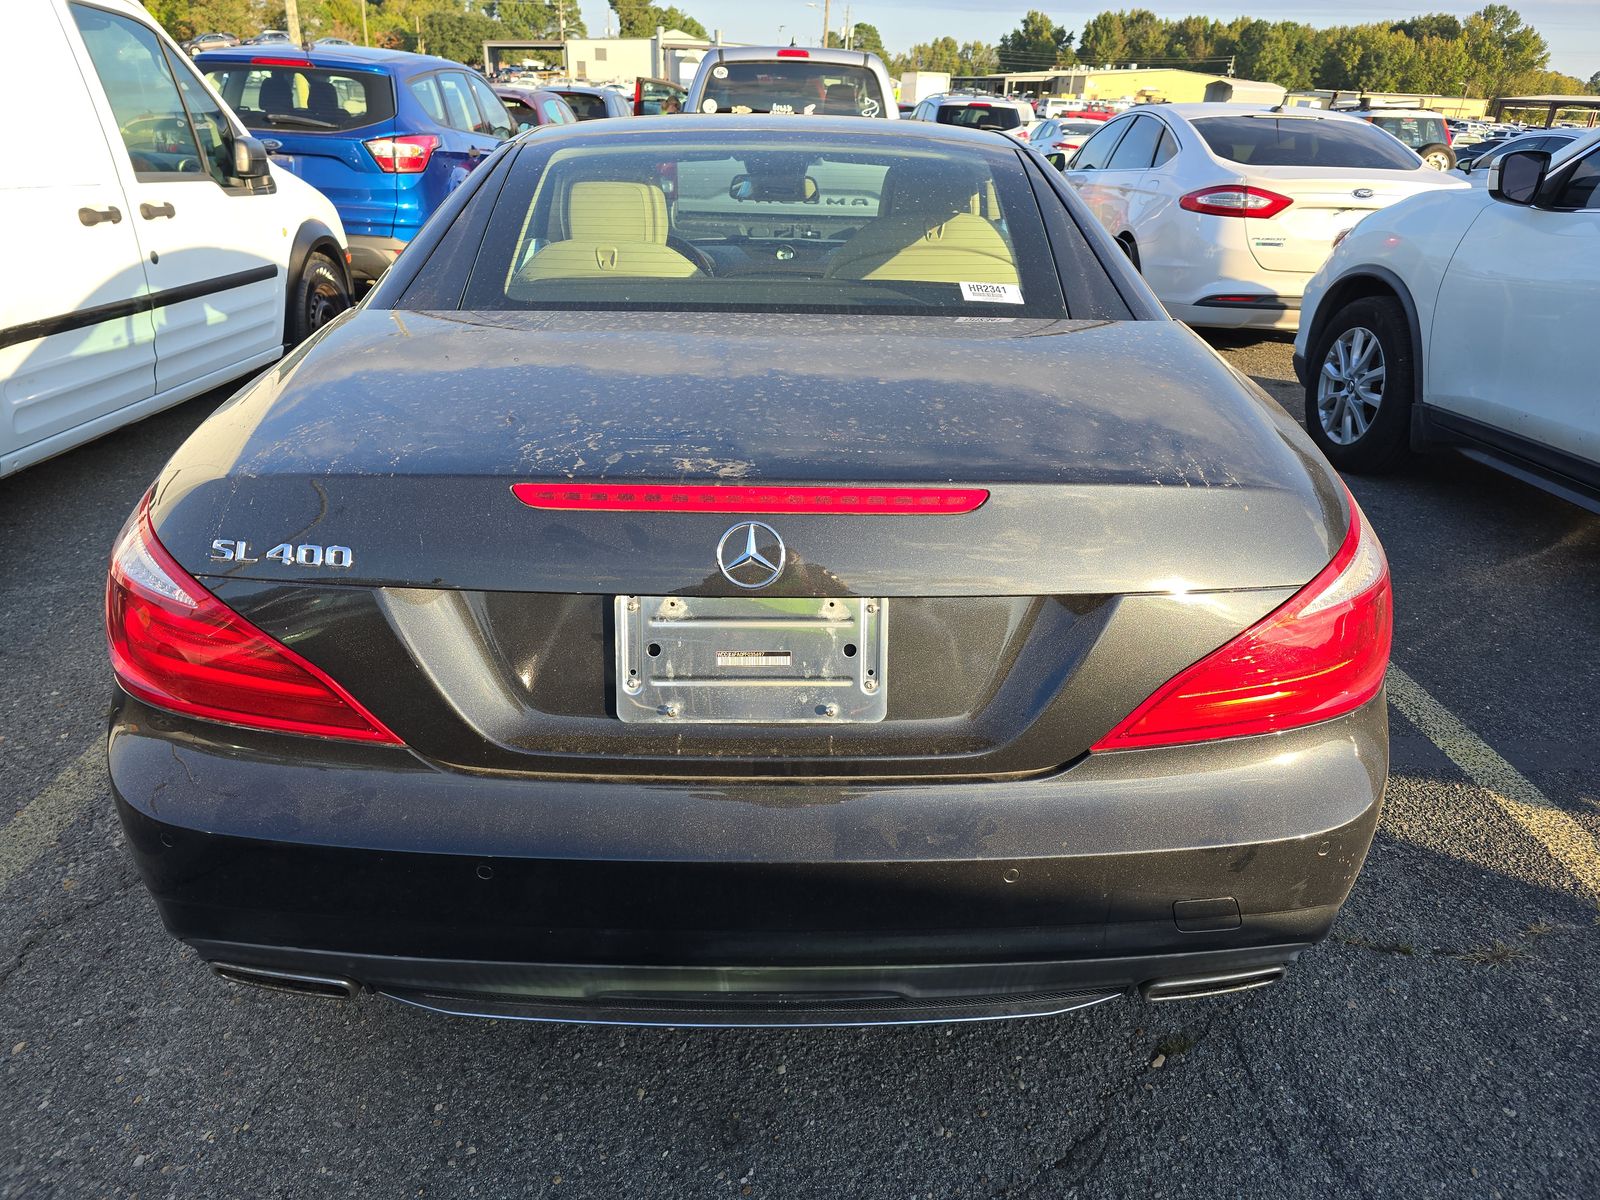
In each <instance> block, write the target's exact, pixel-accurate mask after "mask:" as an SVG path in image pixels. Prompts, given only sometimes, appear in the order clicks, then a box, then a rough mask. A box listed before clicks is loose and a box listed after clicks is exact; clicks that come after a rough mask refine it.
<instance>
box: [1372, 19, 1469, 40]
mask: <svg viewBox="0 0 1600 1200" xmlns="http://www.w3.org/2000/svg"><path fill="white" fill-rule="evenodd" d="M1389 28H1390V29H1392V30H1394V32H1396V33H1403V34H1405V35H1406V36H1407V37H1408V38H1410V39H1411V40H1412V41H1414V42H1421V41H1422V40H1423V39H1424V38H1430V37H1431V38H1443V39H1445V40H1446V41H1449V40H1451V39H1454V38H1458V37H1460V36H1461V20H1460V18H1459V17H1453V16H1451V15H1450V14H1449V13H1429V14H1428V15H1427V16H1425V17H1411V18H1410V19H1408V20H1405V21H1396V22H1395V23H1394V24H1393V25H1390V26H1389Z"/></svg>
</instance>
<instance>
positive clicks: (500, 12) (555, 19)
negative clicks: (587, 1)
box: [490, 0, 587, 39]
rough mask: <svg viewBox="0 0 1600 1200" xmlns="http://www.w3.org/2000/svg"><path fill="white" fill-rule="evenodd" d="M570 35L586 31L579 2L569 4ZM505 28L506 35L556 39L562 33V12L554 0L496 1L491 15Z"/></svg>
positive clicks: (510, 36)
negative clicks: (577, 3)
mask: <svg viewBox="0 0 1600 1200" xmlns="http://www.w3.org/2000/svg"><path fill="white" fill-rule="evenodd" d="M566 8H567V12H566V16H567V22H566V30H567V36H568V37H583V36H584V35H585V33H586V32H587V31H586V30H585V29H584V25H583V16H582V15H581V14H580V13H579V12H578V6H577V5H576V4H569V5H567V6H566ZM490 15H492V16H493V17H494V18H495V19H496V20H498V21H499V22H500V24H501V25H502V26H503V27H504V29H505V33H504V34H503V35H502V36H504V37H506V38H510V39H515V38H553V37H556V36H557V35H558V34H559V33H560V32H561V13H560V10H559V8H558V7H557V5H556V3H555V0H495V4H494V8H493V10H492V12H491V14H490Z"/></svg>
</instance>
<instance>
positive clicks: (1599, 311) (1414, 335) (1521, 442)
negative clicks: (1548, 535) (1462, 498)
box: [1295, 132, 1600, 511]
mask: <svg viewBox="0 0 1600 1200" xmlns="http://www.w3.org/2000/svg"><path fill="white" fill-rule="evenodd" d="M1303 316H1304V320H1303V321H1302V322H1301V325H1300V332H1299V334H1298V336H1297V337H1296V338H1295V371H1296V373H1297V374H1298V375H1299V376H1300V378H1301V380H1302V382H1304V384H1305V387H1306V427H1307V429H1309V430H1310V433H1311V437H1312V439H1313V440H1314V441H1315V442H1316V443H1317V445H1318V446H1319V447H1321V449H1322V451H1323V453H1324V454H1326V455H1327V456H1328V459H1329V461H1331V462H1332V463H1333V465H1334V466H1336V467H1339V468H1340V469H1342V470H1349V471H1370V472H1378V471H1385V470H1391V469H1393V468H1395V467H1396V466H1398V465H1400V463H1401V462H1402V461H1403V460H1404V459H1405V458H1406V456H1407V455H1408V454H1409V453H1410V452H1411V451H1412V450H1413V449H1419V448H1426V447H1429V446H1436V445H1450V446H1457V447H1460V448H1461V449H1462V450H1463V451H1464V452H1465V453H1467V454H1469V455H1470V456H1472V457H1474V458H1477V459H1480V460H1482V461H1485V462H1488V463H1490V464H1492V465H1494V466H1497V467H1500V468H1501V469H1503V470H1505V471H1508V472H1510V473H1511V474H1513V475H1516V476H1518V477H1519V478H1522V479H1526V480H1528V481H1530V482H1533V483H1537V484H1539V485H1541V486H1544V487H1546V488H1548V489H1549V490H1551V491H1554V492H1556V493H1558V494H1560V495H1563V496H1566V497H1568V498H1569V499H1572V500H1575V501H1577V502H1578V503H1581V504H1584V505H1585V506H1586V507H1590V508H1594V509H1596V510H1597V511H1600V399H1597V396H1600V389H1597V388H1596V385H1595V369H1594V362H1595V360H1594V353H1593V349H1592V348H1591V347H1590V345H1589V339H1590V338H1591V337H1593V336H1594V332H1595V330H1597V329H1600V132H1592V133H1589V134H1587V135H1586V136H1584V137H1583V138H1581V139H1580V140H1578V141H1576V142H1573V143H1570V144H1568V145H1567V146H1566V147H1565V148H1564V149H1561V150H1559V151H1557V152H1556V153H1555V155H1554V156H1552V155H1551V154H1549V153H1548V152H1547V151H1538V150H1533V151H1521V152H1515V153H1511V154H1507V155H1506V156H1505V157H1503V158H1501V159H1500V161H1499V162H1498V163H1497V164H1496V165H1495V166H1494V167H1492V168H1491V169H1490V180H1489V186H1488V188H1486V189H1478V188H1472V189H1463V190H1460V191H1452V192H1448V193H1445V194H1433V195H1424V196H1415V197H1413V198H1412V199H1410V200H1407V201H1406V202H1404V203H1403V204H1397V205H1395V206H1394V207H1393V208H1391V209H1389V210H1388V211H1387V212H1384V213H1380V214H1378V215H1377V216H1374V217H1369V218H1368V219H1367V220H1365V221H1363V222H1362V223H1361V224H1360V225H1359V226H1357V227H1356V230H1355V232H1354V233H1352V234H1351V235H1350V236H1349V237H1347V238H1346V239H1345V240H1344V241H1343V242H1342V243H1340V245H1339V248H1338V249H1337V250H1335V251H1334V252H1333V256H1332V257H1331V258H1329V259H1328V262H1327V265H1326V266H1324V267H1323V269H1322V270H1321V271H1319V272H1318V273H1317V276H1316V278H1315V279H1313V280H1312V281H1311V283H1310V284H1309V285H1308V286H1307V288H1306V292H1305V308H1304V310H1303Z"/></svg>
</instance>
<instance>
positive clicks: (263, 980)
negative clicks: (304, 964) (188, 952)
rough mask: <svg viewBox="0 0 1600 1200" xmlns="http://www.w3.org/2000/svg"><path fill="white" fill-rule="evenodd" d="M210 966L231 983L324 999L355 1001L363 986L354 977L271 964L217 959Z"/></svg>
mask: <svg viewBox="0 0 1600 1200" xmlns="http://www.w3.org/2000/svg"><path fill="white" fill-rule="evenodd" d="M211 969H212V970H213V971H214V972H216V974H217V975H218V976H220V977H221V978H223V979H226V980H227V981H228V982H229V983H243V984H247V985H248V986H250V987H257V988H264V989H265V990H267V991H269V992H288V993H289V994H291V995H294V996H320V997H321V998H323V999H324V1000H354V999H355V998H356V995H357V994H358V993H359V992H360V991H361V985H360V984H359V983H357V982H356V981H355V980H354V979H340V978H337V977H334V976H329V975H298V974H295V973H294V972H293V971H276V970H273V969H271V968H270V967H242V966H239V965H238V964H237V963H221V962H214V963H212V964H211Z"/></svg>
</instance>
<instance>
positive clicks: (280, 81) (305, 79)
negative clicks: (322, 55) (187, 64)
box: [206, 63, 394, 133]
mask: <svg viewBox="0 0 1600 1200" xmlns="http://www.w3.org/2000/svg"><path fill="white" fill-rule="evenodd" d="M206 75H207V77H208V78H209V79H210V80H211V84H212V86H213V87H215V88H216V89H217V91H218V92H220V93H222V98H223V99H224V100H226V101H227V102H228V107H229V108H231V109H233V111H234V112H236V113H238V114H239V119H240V120H241V121H243V122H244V123H245V124H246V125H247V126H249V127H250V128H251V129H298V130H305V131H308V132H314V133H315V132H322V131H333V130H340V129H358V128H360V127H361V126H363V125H375V124H377V123H378V122H379V121H387V120H389V119H390V118H391V117H393V116H394V84H393V83H392V82H391V81H390V79H389V77H388V76H387V75H379V74H376V73H374V72H372V71H347V70H339V69H333V68H322V67H263V66H256V65H253V64H246V63H240V64H238V65H236V66H216V67H212V68H211V69H210V70H208V71H207V72H206Z"/></svg>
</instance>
